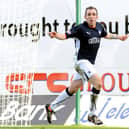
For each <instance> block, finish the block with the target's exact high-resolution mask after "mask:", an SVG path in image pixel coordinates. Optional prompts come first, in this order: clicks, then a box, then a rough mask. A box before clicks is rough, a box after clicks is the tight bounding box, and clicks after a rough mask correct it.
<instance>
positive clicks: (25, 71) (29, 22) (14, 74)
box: [0, 0, 39, 126]
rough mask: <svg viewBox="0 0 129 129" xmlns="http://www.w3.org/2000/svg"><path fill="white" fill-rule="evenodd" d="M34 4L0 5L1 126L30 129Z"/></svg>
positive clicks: (18, 0) (20, 0)
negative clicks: (28, 127)
mask: <svg viewBox="0 0 129 129" xmlns="http://www.w3.org/2000/svg"><path fill="white" fill-rule="evenodd" d="M36 2H37V1H36V0H35V1H34V0H28V1H25V0H11V1H10V0H2V1H1V4H0V126H29V125H31V120H30V119H29V114H28V112H29V107H30V106H31V100H32V86H33V80H34V71H35V64H36V53H37V52H36V46H37V45H38V44H37V42H38V41H37V40H38V38H39V37H38V36H39V32H38V29H39V24H38V23H37V22H36V21H35V20H34V19H36V16H35V15H37V14H35V13H36V10H37V8H38V6H37V4H36Z"/></svg>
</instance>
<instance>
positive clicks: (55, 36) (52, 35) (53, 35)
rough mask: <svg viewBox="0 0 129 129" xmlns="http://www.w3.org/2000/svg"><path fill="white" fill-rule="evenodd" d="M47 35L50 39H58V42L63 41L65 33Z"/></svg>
mask: <svg viewBox="0 0 129 129" xmlns="http://www.w3.org/2000/svg"><path fill="white" fill-rule="evenodd" d="M48 35H49V36H50V37H51V38H56V39H59V40H65V39H66V35H65V33H64V34H63V33H57V32H55V31H54V32H49V33H48Z"/></svg>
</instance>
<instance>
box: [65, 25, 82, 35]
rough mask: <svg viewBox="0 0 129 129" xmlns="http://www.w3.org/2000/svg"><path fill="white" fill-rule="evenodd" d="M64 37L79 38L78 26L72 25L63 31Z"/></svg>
mask: <svg viewBox="0 0 129 129" xmlns="http://www.w3.org/2000/svg"><path fill="white" fill-rule="evenodd" d="M65 34H66V38H79V36H80V27H79V26H74V27H73V28H72V29H71V30H69V31H68V32H66V33H65Z"/></svg>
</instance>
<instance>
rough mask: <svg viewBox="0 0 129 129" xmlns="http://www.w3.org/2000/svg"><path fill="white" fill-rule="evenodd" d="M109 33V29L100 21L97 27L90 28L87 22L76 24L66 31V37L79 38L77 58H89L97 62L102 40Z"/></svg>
mask: <svg viewBox="0 0 129 129" xmlns="http://www.w3.org/2000/svg"><path fill="white" fill-rule="evenodd" d="M106 35H107V31H106V30H105V28H104V27H103V26H102V24H100V23H98V22H97V23H96V27H95V28H90V27H89V26H88V23H87V22H83V23H82V24H79V25H77V26H74V27H73V28H72V29H71V30H70V31H69V32H67V33H66V38H77V39H79V40H75V41H76V42H75V47H78V52H77V60H80V59H87V60H89V61H90V62H91V63H92V64H94V63H95V59H96V55H97V51H98V48H99V46H100V40H101V38H102V37H105V36H106Z"/></svg>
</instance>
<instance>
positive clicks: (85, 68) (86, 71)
mask: <svg viewBox="0 0 129 129" xmlns="http://www.w3.org/2000/svg"><path fill="white" fill-rule="evenodd" d="M76 70H77V71H78V72H79V73H80V74H81V75H82V78H83V80H84V81H88V82H90V83H91V84H93V88H92V92H91V95H90V114H89V116H88V120H89V121H91V122H93V123H94V124H102V123H103V122H102V121H101V120H99V119H98V117H97V116H96V115H95V111H96V103H97V99H98V95H99V93H100V89H101V86H102V84H101V79H100V77H99V76H98V74H97V73H96V70H95V68H94V66H93V65H92V64H91V63H90V62H89V61H88V60H80V61H78V62H77V64H76ZM89 118H91V119H89Z"/></svg>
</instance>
